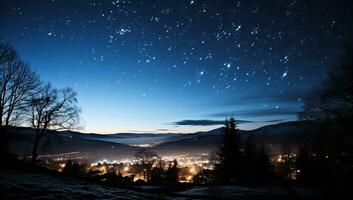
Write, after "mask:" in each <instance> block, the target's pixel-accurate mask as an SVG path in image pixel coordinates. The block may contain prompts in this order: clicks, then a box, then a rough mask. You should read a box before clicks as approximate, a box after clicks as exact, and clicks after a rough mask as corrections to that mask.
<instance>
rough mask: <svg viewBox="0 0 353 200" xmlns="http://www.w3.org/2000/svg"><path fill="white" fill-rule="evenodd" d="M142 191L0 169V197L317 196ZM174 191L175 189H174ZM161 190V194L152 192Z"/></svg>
mask: <svg viewBox="0 0 353 200" xmlns="http://www.w3.org/2000/svg"><path fill="white" fill-rule="evenodd" d="M140 188H141V189H143V190H144V191H145V192H137V191H132V190H128V189H122V188H113V187H106V186H102V185H96V184H92V183H87V182H82V181H78V180H75V179H69V178H64V177H56V176H49V175H46V174H38V173H31V172H16V171H9V170H6V171H4V170H0V199H1V200H2V199H144V200H145V199H173V200H174V199H178V200H182V199H239V200H243V199H271V200H273V199H310V200H313V199H318V198H319V197H320V193H318V192H317V191H314V190H309V189H303V188H291V189H288V188H286V187H244V186H195V187H191V188H188V189H185V190H183V191H180V190H179V192H174V193H173V192H172V191H173V190H169V191H170V192H169V193H168V194H167V195H162V194H163V191H164V192H165V191H166V189H167V188H168V187H164V186H142V187H140ZM174 191H175V190H174ZM156 192H157V193H161V194H156Z"/></svg>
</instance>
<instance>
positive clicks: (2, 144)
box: [0, 126, 8, 155]
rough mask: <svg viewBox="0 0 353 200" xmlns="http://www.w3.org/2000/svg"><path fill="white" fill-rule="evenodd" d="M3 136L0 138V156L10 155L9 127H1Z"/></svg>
mask: <svg viewBox="0 0 353 200" xmlns="http://www.w3.org/2000/svg"><path fill="white" fill-rule="evenodd" d="M0 130H1V136H0V154H3V155H6V154H7V153H8V149H7V147H8V138H7V131H8V127H7V126H0Z"/></svg>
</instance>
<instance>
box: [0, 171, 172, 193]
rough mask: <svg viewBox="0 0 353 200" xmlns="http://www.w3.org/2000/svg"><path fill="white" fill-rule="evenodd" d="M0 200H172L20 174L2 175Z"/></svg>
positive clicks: (58, 178)
mask: <svg viewBox="0 0 353 200" xmlns="http://www.w3.org/2000/svg"><path fill="white" fill-rule="evenodd" d="M1 196H2V198H0V199H168V198H166V197H162V196H157V195H151V194H145V193H140V192H135V191H131V190H127V189H118V188H111V187H105V186H101V185H96V184H90V183H86V182H81V181H77V180H74V179H67V178H61V177H53V176H49V175H45V174H36V173H28V172H25V173H23V172H21V173H16V171H0V197H1Z"/></svg>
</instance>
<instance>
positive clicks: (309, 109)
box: [296, 44, 353, 191]
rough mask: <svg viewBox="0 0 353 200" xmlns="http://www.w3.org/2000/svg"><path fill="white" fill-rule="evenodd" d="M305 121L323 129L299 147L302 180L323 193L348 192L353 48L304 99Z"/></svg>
mask: <svg viewBox="0 0 353 200" xmlns="http://www.w3.org/2000/svg"><path fill="white" fill-rule="evenodd" d="M300 118H301V119H302V120H307V121H310V122H312V123H314V124H316V125H317V126H319V127H320V130H321V131H320V138H318V139H317V140H316V141H314V142H313V143H310V144H303V145H302V146H301V147H300V151H299V156H298V159H297V163H296V165H297V167H298V169H299V170H300V173H299V177H298V179H299V181H300V182H302V183H312V184H317V185H319V186H320V187H322V188H323V190H324V191H332V190H336V191H337V190H346V189H348V188H349V186H350V185H352V184H353V123H352V122H353V45H352V44H349V45H347V46H346V48H345V51H344V54H343V56H342V58H341V59H340V61H339V62H338V63H337V64H336V65H335V66H334V67H333V68H331V69H330V71H329V73H328V76H327V78H326V79H325V80H324V82H323V83H322V85H321V87H319V88H316V89H315V90H314V91H313V92H312V94H311V95H310V96H308V97H307V98H306V99H305V105H304V110H303V112H302V113H300Z"/></svg>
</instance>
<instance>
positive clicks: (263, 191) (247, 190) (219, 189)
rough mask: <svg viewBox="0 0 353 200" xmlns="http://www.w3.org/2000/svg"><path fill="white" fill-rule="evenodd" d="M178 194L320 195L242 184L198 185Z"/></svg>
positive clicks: (228, 196)
mask: <svg viewBox="0 0 353 200" xmlns="http://www.w3.org/2000/svg"><path fill="white" fill-rule="evenodd" d="M178 194H182V195H187V196H190V197H191V196H195V197H198V198H203V197H205V198H206V197H208V198H212V197H213V198H217V197H218V198H224V199H290V198H294V199H317V198H319V197H320V193H319V192H317V191H314V190H309V189H303V188H290V189H289V188H285V187H244V186H209V187H206V186H200V187H194V188H192V189H189V190H186V191H183V192H179V193H178Z"/></svg>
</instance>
